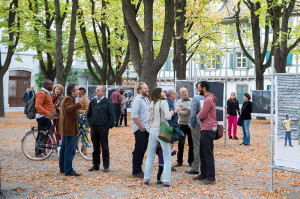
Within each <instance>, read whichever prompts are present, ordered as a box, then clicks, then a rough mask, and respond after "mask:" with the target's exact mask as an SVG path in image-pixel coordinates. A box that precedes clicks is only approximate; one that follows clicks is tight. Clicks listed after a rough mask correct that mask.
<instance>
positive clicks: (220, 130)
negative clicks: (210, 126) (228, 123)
mask: <svg viewBox="0 0 300 199" xmlns="http://www.w3.org/2000/svg"><path fill="white" fill-rule="evenodd" d="M223 134H224V128H223V125H219V124H218V125H217V133H216V137H215V140H218V139H220V138H221V137H223Z"/></svg>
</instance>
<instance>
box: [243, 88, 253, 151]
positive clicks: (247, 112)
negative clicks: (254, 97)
mask: <svg viewBox="0 0 300 199" xmlns="http://www.w3.org/2000/svg"><path fill="white" fill-rule="evenodd" d="M243 99H244V101H245V102H244V103H243V106H242V110H240V112H241V116H240V117H241V118H242V128H243V143H242V144H241V145H245V146H247V145H250V123H251V113H252V106H253V104H252V102H251V101H250V100H251V97H250V95H249V93H245V94H244V95H243Z"/></svg>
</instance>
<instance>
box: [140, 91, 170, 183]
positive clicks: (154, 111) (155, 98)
mask: <svg viewBox="0 0 300 199" xmlns="http://www.w3.org/2000/svg"><path fill="white" fill-rule="evenodd" d="M173 114H174V111H173V110H172V111H169V105H168V102H167V101H166V100H165V93H164V91H163V90H162V89H161V88H155V89H154V90H153V91H152V93H151V95H150V106H149V120H148V124H149V128H150V135H149V146H148V155H147V161H146V166H145V175H144V183H143V184H144V185H148V183H149V180H150V177H151V171H152V167H153V162H154V158H155V153H156V149H157V144H158V143H160V145H161V148H162V151H163V159H164V168H163V183H164V187H165V188H168V187H170V176H171V153H172V144H171V143H166V142H164V141H162V140H160V139H159V138H158V133H159V129H160V123H161V122H164V123H165V124H166V125H169V124H168V120H170V119H171V118H172V115H173Z"/></svg>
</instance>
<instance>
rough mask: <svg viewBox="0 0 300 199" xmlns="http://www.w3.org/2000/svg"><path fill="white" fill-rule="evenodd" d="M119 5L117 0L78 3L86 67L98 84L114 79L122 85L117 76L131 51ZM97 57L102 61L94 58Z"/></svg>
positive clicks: (119, 76) (111, 82)
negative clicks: (85, 3) (85, 4)
mask: <svg viewBox="0 0 300 199" xmlns="http://www.w3.org/2000/svg"><path fill="white" fill-rule="evenodd" d="M119 6H120V4H119V3H118V1H104V0H103V1H101V2H100V3H99V2H96V1H94V0H91V1H90V4H88V5H87V6H86V7H84V5H81V6H80V8H81V9H80V10H79V12H78V19H79V21H80V22H79V23H80V32H81V35H82V40H83V43H84V47H85V54H86V61H87V66H88V69H89V71H90V73H91V75H92V77H93V78H94V80H96V82H97V83H98V84H106V82H107V83H108V84H114V83H115V82H117V81H118V82H117V83H119V84H122V80H121V81H120V79H121V78H122V74H123V73H124V71H125V69H126V67H127V66H128V63H129V58H130V53H129V48H128V42H127V41H126V37H125V36H126V35H125V27H124V25H123V23H122V20H123V18H122V13H120V12H119V11H118V10H120V7H119ZM89 19H90V20H89ZM86 27H92V29H90V28H86ZM90 30H91V31H90ZM98 53H99V54H98ZM98 55H100V56H98ZM98 57H100V58H101V62H99V61H97V58H98Z"/></svg>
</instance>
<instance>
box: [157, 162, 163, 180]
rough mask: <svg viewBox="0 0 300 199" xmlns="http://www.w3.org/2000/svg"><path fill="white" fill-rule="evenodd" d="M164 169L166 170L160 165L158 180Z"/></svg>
mask: <svg viewBox="0 0 300 199" xmlns="http://www.w3.org/2000/svg"><path fill="white" fill-rule="evenodd" d="M163 171H164V166H160V165H158V172H157V180H160V178H161V174H162V172H163Z"/></svg>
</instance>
